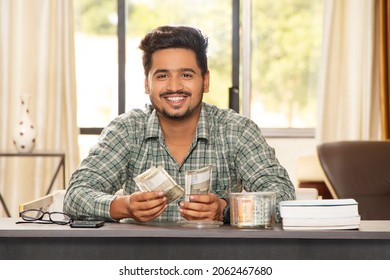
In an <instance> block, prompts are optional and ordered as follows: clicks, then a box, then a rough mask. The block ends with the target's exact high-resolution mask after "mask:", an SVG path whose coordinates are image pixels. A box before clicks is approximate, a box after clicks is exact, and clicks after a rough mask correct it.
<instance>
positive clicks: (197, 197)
mask: <svg viewBox="0 0 390 280" xmlns="http://www.w3.org/2000/svg"><path fill="white" fill-rule="evenodd" d="M225 207H226V201H225V200H223V199H220V198H219V197H218V196H217V195H216V194H214V193H210V194H202V195H201V194H194V195H190V201H189V202H188V201H182V202H180V214H181V216H182V217H183V218H185V219H187V220H213V221H214V220H216V221H222V219H223V209H225Z"/></svg>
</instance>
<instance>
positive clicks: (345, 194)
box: [317, 141, 390, 220]
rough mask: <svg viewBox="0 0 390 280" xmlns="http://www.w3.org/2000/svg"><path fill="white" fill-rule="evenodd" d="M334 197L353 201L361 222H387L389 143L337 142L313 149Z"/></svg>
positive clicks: (389, 210) (389, 215)
mask: <svg viewBox="0 0 390 280" xmlns="http://www.w3.org/2000/svg"><path fill="white" fill-rule="evenodd" d="M317 152H318V157H319V160H320V163H321V166H322V168H323V169H324V173H325V175H326V177H327V179H328V182H329V183H330V185H331V188H333V190H334V192H335V194H336V196H337V198H354V199H355V200H356V201H357V202H358V203H359V213H360V215H361V218H362V220H390V142H389V141H340V142H331V143H323V144H320V145H318V146H317Z"/></svg>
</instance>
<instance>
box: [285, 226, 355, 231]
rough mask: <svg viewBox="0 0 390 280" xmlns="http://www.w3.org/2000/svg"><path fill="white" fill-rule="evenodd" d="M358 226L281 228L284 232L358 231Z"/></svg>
mask: <svg viewBox="0 0 390 280" xmlns="http://www.w3.org/2000/svg"><path fill="white" fill-rule="evenodd" d="M359 225H360V224H356V225H346V226H323V227H304V226H283V229H284V230H305V231H308V230H313V231H315V230H338V229H340V230H341V229H359Z"/></svg>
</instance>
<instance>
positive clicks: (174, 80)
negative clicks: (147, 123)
mask: <svg viewBox="0 0 390 280" xmlns="http://www.w3.org/2000/svg"><path fill="white" fill-rule="evenodd" d="M145 91H146V92H147V93H149V97H150V101H151V102H152V105H153V107H154V108H155V109H156V111H157V113H158V114H159V115H160V116H163V117H165V118H167V119H170V120H183V119H186V118H188V117H190V116H192V115H194V114H193V113H195V114H196V113H199V112H200V108H201V103H202V97H203V93H204V92H208V91H209V73H208V72H207V73H206V74H205V76H204V77H202V73H201V70H200V68H199V67H198V65H197V63H196V55H195V53H194V52H193V51H192V50H188V49H182V48H176V49H165V50H159V51H156V52H155V53H153V55H152V66H151V68H150V71H149V74H148V76H147V77H146V79H145Z"/></svg>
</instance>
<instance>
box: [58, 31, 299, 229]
mask: <svg viewBox="0 0 390 280" xmlns="http://www.w3.org/2000/svg"><path fill="white" fill-rule="evenodd" d="M207 47H208V40H207V37H205V36H203V35H202V33H201V31H199V30H197V29H195V28H191V27H185V26H177V27H173V26H162V27H159V28H157V29H155V30H153V31H152V32H150V33H149V34H147V35H146V36H145V38H144V39H143V40H142V41H141V45H140V49H141V50H142V51H143V66H144V70H145V91H146V93H147V94H149V97H150V101H151V103H152V105H151V106H148V107H147V109H146V110H145V111H142V110H138V109H136V110H132V111H130V112H129V113H126V114H123V115H120V116H118V117H117V118H116V119H115V120H113V121H112V122H111V123H110V124H109V125H108V127H106V128H105V129H104V130H103V132H102V134H101V136H100V138H99V141H98V143H97V145H96V146H94V147H93V148H92V149H91V151H90V153H89V155H88V156H87V158H86V159H84V160H83V162H82V163H81V165H80V167H79V168H78V170H76V172H75V173H74V174H73V175H72V178H71V181H70V185H69V188H68V190H67V193H66V196H65V201H64V211H65V212H67V213H68V214H70V215H71V216H73V217H75V218H77V219H104V220H120V219H122V218H132V219H134V220H136V221H138V222H147V221H151V220H165V221H178V220H184V219H186V220H217V221H223V220H225V221H226V219H228V215H227V214H226V213H227V211H224V210H228V207H227V202H228V194H229V192H238V191H241V189H240V188H241V186H242V187H243V188H244V189H245V190H246V191H249V192H251V191H274V192H276V202H277V205H278V204H279V202H280V201H282V200H291V199H294V198H295V191H294V187H293V185H292V183H291V181H290V179H289V177H288V174H287V172H286V170H285V169H284V168H283V167H282V166H281V165H280V164H279V162H278V161H277V159H276V158H275V154H274V150H273V149H272V148H271V147H269V146H268V144H267V143H266V141H265V139H264V138H263V136H262V134H261V132H260V129H259V128H258V127H257V125H256V124H255V123H253V122H252V121H251V120H249V119H247V118H245V117H243V116H241V115H239V114H237V113H235V112H234V111H232V110H222V109H218V108H216V107H215V106H212V105H208V104H205V103H203V102H202V98H203V93H207V92H208V91H209V84H210V73H209V70H208V65H207V55H206V52H207ZM208 165H210V166H212V178H211V191H210V193H209V194H202V195H191V196H190V200H189V201H184V199H180V201H179V203H177V202H172V203H167V198H166V197H165V196H164V193H163V192H140V191H139V189H138V187H137V185H136V183H135V181H134V180H133V179H134V178H135V177H136V176H137V175H139V174H141V173H143V172H145V171H146V170H147V169H149V168H150V167H151V166H162V167H163V168H164V169H165V170H166V171H167V172H168V174H169V175H171V176H172V178H173V179H174V180H175V181H176V182H177V183H178V185H179V186H183V187H184V185H185V173H186V171H189V170H196V169H200V168H202V167H205V166H208ZM122 187H123V191H124V195H123V196H119V195H116V194H115V193H116V192H117V191H118V190H120V189H121V188H122ZM277 208H278V207H277ZM276 210H278V209H276ZM224 212H225V215H224Z"/></svg>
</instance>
